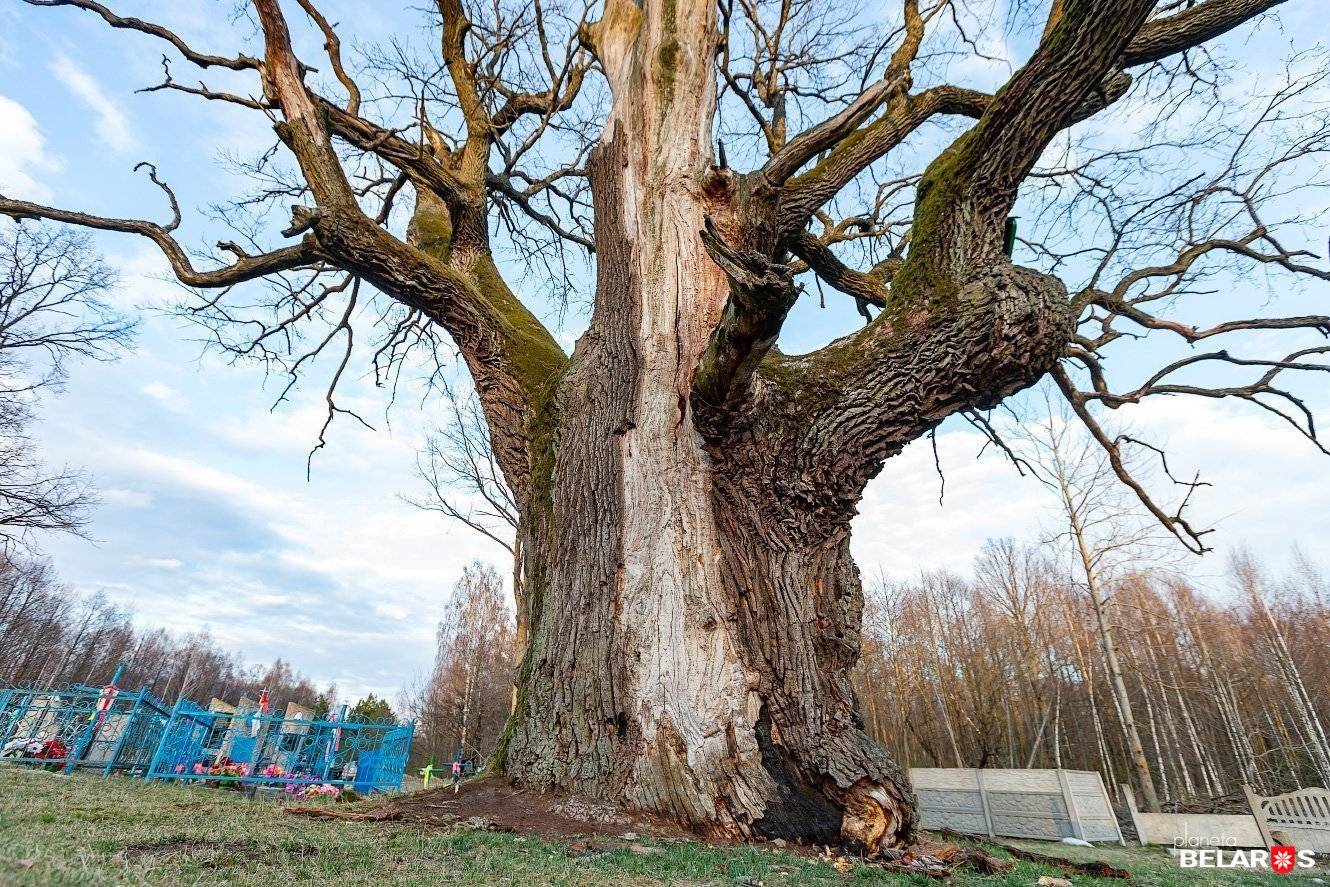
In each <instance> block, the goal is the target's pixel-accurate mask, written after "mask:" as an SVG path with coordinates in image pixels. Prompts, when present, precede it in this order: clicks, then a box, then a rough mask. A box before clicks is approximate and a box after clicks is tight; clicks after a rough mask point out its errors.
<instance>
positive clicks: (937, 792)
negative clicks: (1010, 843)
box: [910, 767, 1122, 843]
mask: <svg viewBox="0 0 1330 887" xmlns="http://www.w3.org/2000/svg"><path fill="white" fill-rule="evenodd" d="M910 779H911V780H912V781H913V782H914V790H915V793H916V794H917V795H918V797H919V811H920V817H921V819H922V822H923V826H924V828H928V829H952V830H953V831H958V832H968V833H971V834H987V835H991V836H994V837H997V836H1003V837H1011V838H1040V839H1043V840H1049V841H1057V840H1060V839H1061V838H1080V839H1082V840H1085V841H1117V842H1119V843H1121V842H1122V833H1121V832H1120V831H1119V829H1118V823H1117V819H1116V817H1114V815H1113V807H1112V805H1111V804H1110V802H1109V800H1108V793H1107V792H1106V791H1105V789H1104V783H1103V780H1101V779H1100V778H1099V774H1098V773H1092V772H1087V771H1079V770H977V769H962V768H942V767H916V768H914V769H912V770H911V771H910Z"/></svg>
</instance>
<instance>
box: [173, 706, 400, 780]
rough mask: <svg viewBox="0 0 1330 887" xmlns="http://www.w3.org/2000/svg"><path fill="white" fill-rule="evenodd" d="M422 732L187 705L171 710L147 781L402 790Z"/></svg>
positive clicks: (342, 720)
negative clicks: (410, 755)
mask: <svg viewBox="0 0 1330 887" xmlns="http://www.w3.org/2000/svg"><path fill="white" fill-rule="evenodd" d="M414 731H415V725H414V724H407V725H405V726H400V725H398V724H372V723H366V722H363V721H360V720H358V719H355V718H347V717H340V718H337V719H335V720H322V719H310V718H301V717H290V718H288V717H282V716H281V715H276V714H262V713H260V712H258V711H257V710H252V709H251V710H241V711H238V712H224V711H213V710H209V709H204V708H200V707H199V706H197V705H195V704H194V703H192V702H190V701H189V700H187V699H182V700H180V701H179V702H177V703H176V705H175V708H173V709H172V710H171V714H170V719H169V721H168V723H167V724H166V728H165V731H164V732H163V734H162V737H161V741H160V743H159V744H158V747H157V752H156V754H155V755H154V757H153V759H152V762H151V765H150V766H149V768H148V773H147V778H148V779H163V780H179V781H181V782H187V783H188V782H195V783H197V782H204V783H210V784H218V785H234V786H236V787H242V786H252V785H267V786H275V787H279V788H285V789H286V791H287V792H288V793H291V794H298V793H300V792H302V791H303V790H305V789H306V788H307V787H309V786H311V785H333V786H338V787H339V788H346V787H352V788H354V789H355V790H356V791H358V792H362V793H369V792H378V791H399V790H401V787H402V778H403V775H404V774H405V771H406V759H407V754H408V753H409V751H410V749H411V740H412V736H413V734H414Z"/></svg>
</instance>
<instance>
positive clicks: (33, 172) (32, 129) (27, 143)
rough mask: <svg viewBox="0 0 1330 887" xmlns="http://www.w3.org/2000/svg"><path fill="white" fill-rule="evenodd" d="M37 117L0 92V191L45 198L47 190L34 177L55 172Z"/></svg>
mask: <svg viewBox="0 0 1330 887" xmlns="http://www.w3.org/2000/svg"><path fill="white" fill-rule="evenodd" d="M59 170H60V162H59V160H58V159H57V158H56V157H55V156H54V155H53V154H51V152H50V149H49V148H48V147H47V145H46V138H45V136H43V135H42V132H41V130H40V129H39V128H38V126H37V120H36V118H34V117H33V116H32V114H31V113H30V112H29V111H28V109H27V108H25V107H23V106H22V105H20V104H19V103H18V102H16V101H14V100H13V99H10V98H6V97H5V96H2V95H0V193H3V194H4V195H6V196H7V197H14V198H19V199H26V200H38V201H41V200H46V199H48V198H49V197H50V193H51V192H50V189H49V188H47V187H46V186H45V185H44V184H42V182H41V181H40V179H39V178H38V177H39V176H41V175H42V174H44V173H54V172H59Z"/></svg>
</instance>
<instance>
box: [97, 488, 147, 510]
mask: <svg viewBox="0 0 1330 887" xmlns="http://www.w3.org/2000/svg"><path fill="white" fill-rule="evenodd" d="M98 495H99V496H100V498H101V500H102V501H103V502H104V503H106V504H107V505H118V506H120V507H121V508H147V507H148V506H150V505H152V496H151V495H149V494H148V493H145V492H143V491H142V490H125V489H119V488H113V489H110V490H102V491H101V492H100V493H99V494H98Z"/></svg>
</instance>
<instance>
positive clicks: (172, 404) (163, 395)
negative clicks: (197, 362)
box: [140, 382, 189, 412]
mask: <svg viewBox="0 0 1330 887" xmlns="http://www.w3.org/2000/svg"><path fill="white" fill-rule="evenodd" d="M140 390H141V391H142V392H143V393H144V394H146V395H148V396H149V397H151V398H152V399H153V400H155V401H157V402H158V403H160V404H161V405H162V406H164V407H166V408H167V409H169V410H172V411H174V412H183V411H184V410H186V409H188V408H189V400H188V399H187V398H186V397H185V396H184V395H183V394H181V393H180V391H179V390H178V389H176V388H172V387H171V386H170V385H167V384H166V383H165V382H149V383H148V384H147V385H144V386H143V388H142V389H140Z"/></svg>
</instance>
